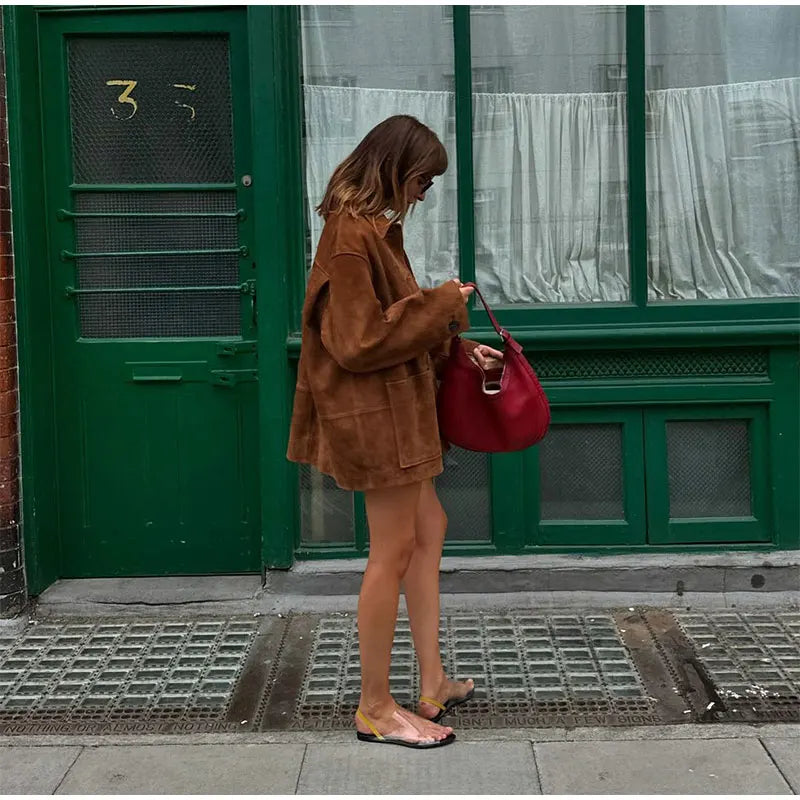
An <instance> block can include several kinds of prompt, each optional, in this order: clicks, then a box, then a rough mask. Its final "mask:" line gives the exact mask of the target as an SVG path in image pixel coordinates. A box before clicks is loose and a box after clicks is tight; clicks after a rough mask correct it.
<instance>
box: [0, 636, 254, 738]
mask: <svg viewBox="0 0 800 800" xmlns="http://www.w3.org/2000/svg"><path fill="white" fill-rule="evenodd" d="M256 631H257V623H256V621H255V620H236V621H221V620H193V621H189V622H176V621H166V622H165V621H158V622H146V621H141V620H137V621H133V622H124V621H116V620H114V621H97V620H94V621H82V620H81V621H75V620H73V621H69V622H67V623H65V622H59V621H52V622H50V621H45V622H40V623H36V624H30V625H28V626H27V627H26V628H25V630H24V632H23V633H22V634H21V635H17V636H14V637H11V636H4V635H3V633H2V632H0V724H2V723H14V722H15V721H22V720H24V721H26V722H27V723H30V722H31V721H32V720H37V719H38V720H47V719H51V720H59V721H60V722H62V723H63V722H69V721H73V722H75V723H78V722H89V723H93V724H95V725H98V724H99V725H101V726H102V725H104V724H109V723H113V722H124V721H125V720H131V721H133V720H135V721H136V723H137V724H141V723H143V722H147V721H149V720H152V721H176V722H180V721H186V720H206V721H221V720H223V719H224V718H225V714H226V712H227V709H228V705H229V703H230V700H231V697H232V694H233V691H234V688H235V686H236V683H237V681H238V679H239V676H240V674H241V671H242V668H243V665H244V662H245V660H246V659H247V656H248V653H249V651H250V648H251V645H252V643H253V640H254V637H255V634H256Z"/></svg>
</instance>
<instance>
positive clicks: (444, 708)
mask: <svg viewBox="0 0 800 800" xmlns="http://www.w3.org/2000/svg"><path fill="white" fill-rule="evenodd" d="M474 696H475V688H474V687H473V688H472V689H470V690H469V691H468V692H467V693H466V694H465V695H464V696H463V697H451V698H450V699H449V700H447V701H446V702H445V703H444V704H442V703H440V702H439V701H438V700H435V699H434V698H433V697H424V696H420V698H419V701H420V703H428V704H429V705H432V706H436V708H438V709H439V713H438V714H437V715H436V716H435V717H433V719H431V722H439V720H440V719H441V718H442V717H443V716H444V715H445V714H448V713H449V712H450V711H452V710H453V709H454V708H455V707H456V706H460V705H461V704H462V703H466V702H467V701H468V700H472V698H473V697H474Z"/></svg>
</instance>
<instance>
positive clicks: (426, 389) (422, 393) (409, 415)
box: [386, 370, 442, 469]
mask: <svg viewBox="0 0 800 800" xmlns="http://www.w3.org/2000/svg"><path fill="white" fill-rule="evenodd" d="M386 390H387V392H388V394H389V405H390V407H391V410H392V423H393V425H394V434H395V439H396V441H397V456H398V460H399V462H400V466H401V467H402V468H403V469H405V468H407V467H413V466H415V465H417V464H423V463H424V462H426V461H432V460H433V459H435V458H439V456H440V455H441V453H442V448H441V442H440V439H439V422H438V420H437V418H436V388H435V385H434V381H433V376H432V373H431V371H430V370H427V371H425V372H421V373H419V374H418V375H412V376H411V377H410V378H404V379H403V380H400V381H390V382H388V383H387V384H386Z"/></svg>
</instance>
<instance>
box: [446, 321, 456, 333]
mask: <svg viewBox="0 0 800 800" xmlns="http://www.w3.org/2000/svg"><path fill="white" fill-rule="evenodd" d="M447 327H448V328H449V329H450V333H455V332H456V331H457V330H458V323H457V322H456V321H455V320H453V321H452V322H451V323H450V324H449V325H448V326H447Z"/></svg>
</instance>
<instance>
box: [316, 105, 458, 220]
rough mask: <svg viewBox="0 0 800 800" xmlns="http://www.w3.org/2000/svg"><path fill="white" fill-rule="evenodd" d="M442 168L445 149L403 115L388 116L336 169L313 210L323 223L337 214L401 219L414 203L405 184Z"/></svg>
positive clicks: (435, 139) (432, 135)
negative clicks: (386, 216) (409, 199)
mask: <svg viewBox="0 0 800 800" xmlns="http://www.w3.org/2000/svg"><path fill="white" fill-rule="evenodd" d="M446 169H447V151H446V150H445V149H444V145H443V144H442V143H441V142H440V141H439V137H438V136H437V135H436V134H435V133H434V132H433V131H432V130H431V129H430V128H429V127H427V126H426V125H423V124H422V123H421V122H420V121H419V120H418V119H416V118H415V117H411V116H408V115H406V114H399V115H397V116H394V117H389V118H388V119H385V120H384V121H383V122H381V123H380V124H379V125H376V126H375V127H374V128H373V129H372V130H371V131H370V132H369V133H368V134H367V135H366V136H365V137H364V138H363V139H362V140H361V142H360V144H359V145H358V147H356V149H355V150H353V152H352V153H351V154H350V155H349V156H348V157H347V158H346V159H345V160H344V161H343V162H342V163H341V164H339V166H338V167H337V168H336V169H335V170H334V173H333V175H332V176H331V179H330V181H329V182H328V188H327V190H326V191H325V197H324V198H323V199H322V202H321V203H320V204H319V206H318V207H317V211H318V212H319V214H320V215H321V216H322V217H324V218H325V219H327V218H328V216H329V215H330V214H336V213H341V212H344V213H346V214H349V215H350V216H353V217H377V216H379V215H381V214H383V213H384V212H386V211H390V212H391V213H392V216H393V218H394V219H396V220H402V219H403V218H404V217H405V216H406V214H407V213H408V210H409V208H410V207H411V206H412V205H413V204H414V202H415V201H414V200H412V201H411V202H409V201H408V200H407V199H406V197H405V194H404V192H405V186H406V185H407V183H408V182H409V181H411V180H413V179H414V178H418V177H421V176H423V175H424V176H426V177H428V178H432V177H434V176H436V175H441V174H442V173H444V172H445V170H446Z"/></svg>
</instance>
